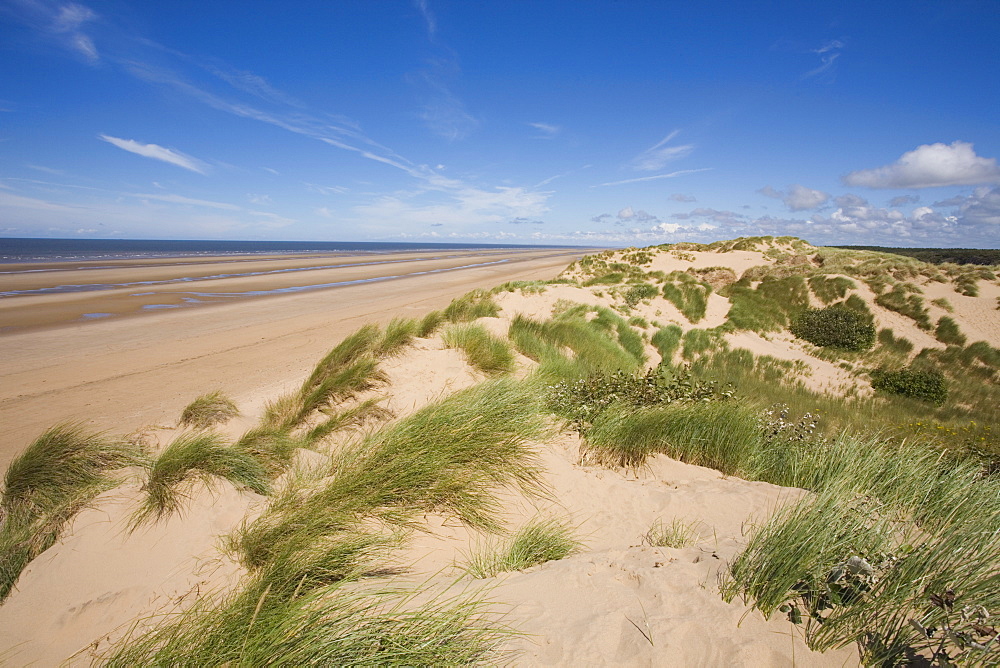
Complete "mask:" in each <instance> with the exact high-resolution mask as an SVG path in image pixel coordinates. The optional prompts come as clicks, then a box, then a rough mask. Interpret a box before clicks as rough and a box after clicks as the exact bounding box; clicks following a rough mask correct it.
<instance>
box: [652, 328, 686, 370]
mask: <svg viewBox="0 0 1000 668" xmlns="http://www.w3.org/2000/svg"><path fill="white" fill-rule="evenodd" d="M683 335H684V331H683V330H682V329H681V328H680V326H679V325H667V326H666V327H662V328H660V329H659V330H657V332H656V333H655V334H653V337H652V339H650V343H652V344H653V345H654V346H656V350H657V351H659V353H660V357H661V358H662V359H663V361H665V362H667V363H670V362H672V361H673V359H674V353H675V352H677V349H678V348H679V347H680V344H681V337H682V336H683Z"/></svg>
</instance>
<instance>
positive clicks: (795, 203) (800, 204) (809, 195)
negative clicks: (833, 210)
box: [782, 185, 830, 211]
mask: <svg viewBox="0 0 1000 668" xmlns="http://www.w3.org/2000/svg"><path fill="white" fill-rule="evenodd" d="M829 199H830V195H829V194H828V193H825V192H822V191H820V190H813V189H812V188H806V187H805V186H800V185H794V186H792V187H791V188H790V189H789V191H788V193H787V194H786V195H785V197H784V198H783V199H782V201H783V202H784V203H785V206H787V207H788V208H789V209H791V210H792V211H806V210H807V209H816V208H818V207H821V206H823V205H824V204H826V203H827V201H828V200H829Z"/></svg>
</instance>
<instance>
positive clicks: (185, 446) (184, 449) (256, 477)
mask: <svg viewBox="0 0 1000 668" xmlns="http://www.w3.org/2000/svg"><path fill="white" fill-rule="evenodd" d="M214 478H224V479H226V480H228V481H229V482H231V483H232V484H234V485H236V486H237V487H242V488H246V489H250V490H252V491H254V492H257V493H258V494H268V493H269V491H270V486H269V485H268V482H267V472H266V470H265V468H264V466H263V465H262V464H261V463H260V462H259V461H257V459H256V458H255V457H253V456H252V455H251V454H250V453H249V452H248V451H247V450H245V449H243V448H235V447H232V446H230V445H229V444H227V443H226V442H225V439H224V438H223V437H222V436H220V435H218V434H212V433H195V434H181V435H180V436H178V437H177V438H176V439H174V440H173V442H171V443H170V445H168V446H167V447H166V448H165V449H164V450H163V452H161V453H160V455H159V456H158V457H157V458H156V459H155V460H153V462H152V463H151V464H150V467H149V474H148V478H147V480H146V484H145V485H143V490H144V491H145V493H146V494H145V496H144V498H143V501H142V504H141V505H140V506H139V509H138V510H137V511H136V513H135V515H134V516H133V519H132V527H133V528H134V527H138V526H139V525H140V524H143V523H144V522H147V521H154V522H155V521H158V520H160V519H161V518H163V517H166V516H168V515H171V514H173V513H175V512H178V511H179V510H180V509H181V505H182V501H183V499H184V498H186V497H185V494H184V486H185V483H195V482H201V483H204V484H207V485H209V486H210V485H211V484H212V482H213V479H214Z"/></svg>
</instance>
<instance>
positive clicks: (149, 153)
mask: <svg viewBox="0 0 1000 668" xmlns="http://www.w3.org/2000/svg"><path fill="white" fill-rule="evenodd" d="M98 138H99V139H101V140H102V141H106V142H108V143H109V144H111V145H112V146H117V147H118V148H120V149H122V150H123V151H128V152H129V153H135V154H136V155H141V156H142V157H144V158H152V159H153V160H160V161H161V162H166V163H169V164H171V165H175V166H177V167H183V168H184V169H187V170H190V171H192V172H198V173H199V174H205V173H206V172H207V166H206V165H205V163H203V162H201V161H200V160H197V159H196V158H192V157H191V156H189V155H185V154H184V153H181V152H180V151H174V150H172V149H169V148H164V147H162V146H159V145H157V144H142V143H140V142H137V141H135V140H134V139H121V138H119V137H111V136H109V135H98Z"/></svg>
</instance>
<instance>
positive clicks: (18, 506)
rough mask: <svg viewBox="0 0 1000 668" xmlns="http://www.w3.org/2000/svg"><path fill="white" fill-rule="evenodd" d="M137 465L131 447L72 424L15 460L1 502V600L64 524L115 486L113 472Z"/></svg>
mask: <svg viewBox="0 0 1000 668" xmlns="http://www.w3.org/2000/svg"><path fill="white" fill-rule="evenodd" d="M140 461H141V457H140V453H139V451H138V448H136V447H135V446H133V445H131V444H129V443H125V442H120V441H115V440H112V439H109V438H106V437H105V436H103V435H101V434H95V433H91V432H88V431H86V430H85V429H84V428H83V427H82V426H80V425H74V424H63V425H58V426H56V427H53V428H51V429H49V430H48V431H46V432H45V433H43V434H42V435H41V436H39V437H38V438H37V439H35V440H34V441H33V442H32V443H31V445H29V446H28V447H27V448H26V449H25V451H24V452H22V453H21V454H20V455H19V456H18V457H17V458H16V459H14V461H13V462H11V464H10V466H9V467H8V468H7V473H6V475H5V476H4V481H3V495H2V497H0V601H2V600H3V599H5V598H6V597H7V595H8V594H9V593H10V591H11V589H12V588H13V587H14V584H15V582H16V581H17V578H18V577H19V576H20V574H21V571H22V570H24V567H25V566H27V565H28V563H29V562H30V561H31V560H32V559H34V558H35V557H36V556H38V555H39V554H41V553H42V552H44V551H45V550H47V549H48V548H49V547H51V546H52V545H53V544H54V543H55V541H56V540H58V538H59V534H60V533H61V531H62V528H63V526H64V525H65V524H66V522H68V521H69V520H70V519H71V518H72V517H73V516H74V515H75V514H76V513H77V512H79V511H80V510H81V509H83V508H84V507H85V506H86V505H87V504H88V503H89V502H90V501H91V500H93V499H94V497H96V496H97V495H98V494H100V493H101V492H103V491H105V490H107V489H110V488H111V487H113V486H114V485H115V483H116V482H117V481H116V480H115V479H114V477H113V476H112V472H113V471H115V470H117V469H121V468H123V467H126V466H130V465H133V464H137V463H139V462H140Z"/></svg>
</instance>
